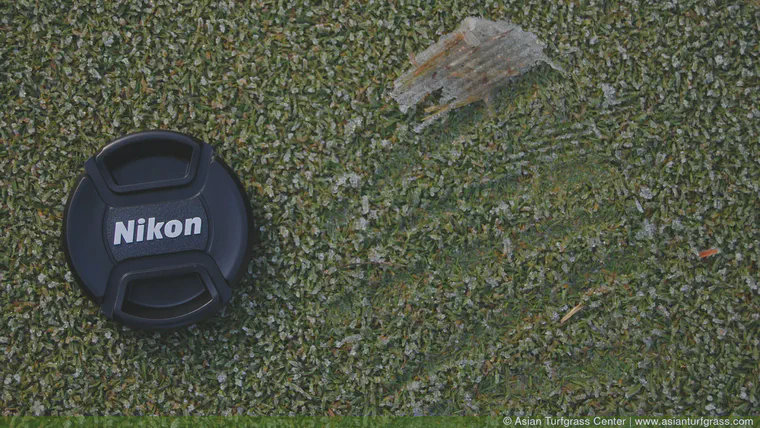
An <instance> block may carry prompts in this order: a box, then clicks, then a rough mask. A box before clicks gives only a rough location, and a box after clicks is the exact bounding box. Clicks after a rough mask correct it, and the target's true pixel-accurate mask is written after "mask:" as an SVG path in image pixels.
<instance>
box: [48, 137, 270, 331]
mask: <svg viewBox="0 0 760 428" xmlns="http://www.w3.org/2000/svg"><path fill="white" fill-rule="evenodd" d="M63 222H64V225H63V244H64V250H65V253H66V259H67V261H68V264H69V267H70V268H71V271H72V272H73V273H74V274H75V276H76V278H77V280H78V282H79V283H80V285H81V286H82V289H83V290H84V291H85V292H86V293H87V294H88V295H89V296H90V297H91V298H92V299H93V300H94V301H95V302H96V303H98V304H99V305H100V306H101V309H102V311H103V313H104V314H105V315H106V317H108V318H110V319H113V320H116V321H119V322H121V323H124V324H126V325H128V326H131V327H136V328H144V329H166V328H175V327H182V326H186V325H190V324H194V323H196V322H198V321H200V320H202V319H203V318H206V317H207V316H209V315H211V314H213V313H215V312H217V311H218V310H219V309H221V307H222V306H223V305H224V304H226V303H227V302H228V301H229V300H230V297H231V296H232V287H234V285H235V284H236V283H237V282H238V281H239V280H240V278H241V277H242V275H243V274H244V273H245V270H246V267H247V264H248V261H249V260H250V256H251V247H252V246H253V244H254V240H255V238H256V235H255V233H256V232H255V228H254V225H253V221H252V218H251V209H250V205H249V202H248V198H247V196H246V194H245V191H244V190H243V187H242V186H241V184H240V182H239V181H238V179H237V178H236V177H235V174H234V173H233V172H232V170H231V169H230V168H229V167H228V166H227V165H226V164H225V163H224V162H222V160H220V159H219V158H218V157H217V156H216V155H215V154H214V150H213V148H212V147H211V146H210V145H208V144H206V143H204V142H202V141H200V140H198V139H196V138H193V137H190V136H188V135H184V134H180V133H177V132H170V131H148V132H140V133H137V134H132V135H128V136H126V137H123V138H120V139H118V140H116V141H114V142H112V143H110V144H109V145H107V146H106V147H105V148H103V150H101V151H100V153H98V154H97V155H95V156H93V157H91V158H90V159H89V160H88V161H87V163H86V164H85V173H84V174H83V175H82V176H80V177H79V179H78V180H77V182H76V184H75V185H74V187H73V189H72V191H71V194H70V195H69V200H68V203H67V204H66V209H65V211H64V220H63Z"/></svg>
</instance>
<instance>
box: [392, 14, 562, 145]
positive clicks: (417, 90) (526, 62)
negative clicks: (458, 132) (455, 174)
mask: <svg viewBox="0 0 760 428" xmlns="http://www.w3.org/2000/svg"><path fill="white" fill-rule="evenodd" d="M411 62H412V68H410V69H409V70H407V71H406V72H405V73H404V74H403V75H402V76H401V77H399V78H398V79H397V80H396V81H395V82H394V89H393V92H392V93H391V96H392V97H393V98H394V99H395V100H396V101H397V102H398V103H399V108H400V109H401V111H402V112H404V113H405V112H407V111H408V110H409V108H410V107H414V106H415V105H417V103H419V102H420V101H422V100H423V99H424V98H425V97H427V96H428V95H430V94H431V93H432V92H434V91H437V90H438V89H443V91H442V94H441V98H440V101H439V104H438V105H434V106H432V107H428V108H426V109H425V112H426V113H427V116H425V118H424V119H423V120H422V123H420V124H419V125H417V127H416V128H415V130H416V131H418V132H419V131H421V130H422V129H423V128H425V127H426V126H428V125H429V124H430V123H432V122H433V121H434V120H436V119H438V118H441V117H444V116H445V115H446V114H447V113H448V112H449V111H451V110H454V109H456V108H459V107H462V106H466V105H468V104H472V103H474V102H476V101H480V100H485V101H488V98H489V96H490V95H491V94H492V93H493V92H494V90H496V89H498V88H500V87H503V86H505V85H507V84H509V83H510V82H512V81H513V80H514V79H515V78H517V77H519V76H520V75H521V74H523V73H525V72H527V71H528V70H530V69H531V68H533V67H534V66H536V65H537V64H539V63H542V62H543V63H546V64H549V65H550V66H551V67H552V68H554V69H556V70H561V68H560V67H558V66H557V65H555V64H554V63H553V62H552V61H551V60H550V59H549V58H547V57H546V55H544V52H543V45H542V44H541V42H539V41H538V38H537V37H536V35H535V34H533V33H531V32H528V31H523V30H522V29H521V28H520V27H519V26H517V25H514V24H511V23H509V22H505V21H497V22H494V21H489V20H487V19H479V18H466V19H465V20H464V21H462V23H461V24H460V25H459V28H457V29H456V31H454V32H452V33H449V34H446V35H445V36H443V37H442V38H441V39H440V40H438V42H436V43H435V44H433V45H432V46H430V47H429V48H427V49H425V50H424V51H422V52H421V53H419V54H417V55H413V56H412V57H411Z"/></svg>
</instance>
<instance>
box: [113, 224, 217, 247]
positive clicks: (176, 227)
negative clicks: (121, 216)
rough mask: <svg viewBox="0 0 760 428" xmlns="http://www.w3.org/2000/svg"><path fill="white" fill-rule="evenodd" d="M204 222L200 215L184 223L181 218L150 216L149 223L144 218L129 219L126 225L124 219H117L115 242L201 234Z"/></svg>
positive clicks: (115, 243) (116, 243)
mask: <svg viewBox="0 0 760 428" xmlns="http://www.w3.org/2000/svg"><path fill="white" fill-rule="evenodd" d="M135 223H137V233H135ZM202 223H203V222H202V220H201V218H200V217H193V218H188V219H185V221H184V223H183V222H182V221H180V220H169V221H167V222H163V221H156V218H155V217H149V218H148V222H147V224H146V223H145V219H144V218H139V219H137V222H135V220H129V221H127V224H126V225H125V224H124V222H123V221H117V222H116V225H115V226H114V232H113V244H114V245H121V243H122V242H124V243H125V244H131V243H133V242H143V241H153V240H155V239H164V237H167V238H176V237H178V236H180V235H184V236H190V235H200V234H201V225H202Z"/></svg>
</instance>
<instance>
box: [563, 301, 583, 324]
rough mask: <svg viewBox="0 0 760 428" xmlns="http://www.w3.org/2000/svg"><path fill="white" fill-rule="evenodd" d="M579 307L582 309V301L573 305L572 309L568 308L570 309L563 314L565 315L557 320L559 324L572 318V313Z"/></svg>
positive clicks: (578, 309)
mask: <svg viewBox="0 0 760 428" xmlns="http://www.w3.org/2000/svg"><path fill="white" fill-rule="evenodd" d="M581 309H583V303H578V305H577V306H575V307H574V308H573V309H570V311H569V312H568V313H567V314H565V316H564V317H562V319H561V320H559V323H560V325H562V324H564V323H565V322H566V321H567V320H569V319H570V318H572V317H573V315H575V314H576V313H577V312H578V311H580V310H581Z"/></svg>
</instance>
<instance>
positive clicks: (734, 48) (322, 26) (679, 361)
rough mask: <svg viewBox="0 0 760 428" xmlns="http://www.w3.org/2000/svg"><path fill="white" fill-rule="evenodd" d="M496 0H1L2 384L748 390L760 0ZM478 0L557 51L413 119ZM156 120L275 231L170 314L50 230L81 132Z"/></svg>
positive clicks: (737, 402) (440, 393)
mask: <svg viewBox="0 0 760 428" xmlns="http://www.w3.org/2000/svg"><path fill="white" fill-rule="evenodd" d="M478 3H479V4H480V5H479V6H476V5H466V4H465V3H464V2H458V1H444V2H430V3H427V2H420V1H418V2H415V1H390V2H386V1H374V2H363V3H358V2H352V3H343V4H340V5H329V6H318V5H303V4H287V3H286V2H284V1H281V2H270V3H258V2H255V3H253V4H248V3H245V4H243V3H238V2H226V3H220V4H209V3H208V2H197V3H193V2H187V1H186V2H177V3H174V4H168V3H167V2H164V1H154V2H127V1H124V2H121V3H115V2H110V1H107V2H97V3H92V4H87V5H83V4H80V5H76V6H75V5H72V4H69V3H61V2H57V1H52V2H51V1H28V0H24V1H16V2H12V3H11V2H3V4H2V5H0V27H2V31H0V77H1V78H0V94H1V95H0V103H1V104H0V141H2V145H1V146H0V156H1V157H0V171H2V175H1V176H0V194H2V206H1V207H0V227H2V233H0V248H2V258H1V259H0V265H1V266H0V269H2V273H0V275H1V278H2V289H3V290H2V295H0V305H1V308H2V310H1V312H0V317H1V318H0V319H1V320H2V321H1V324H0V326H1V331H0V346H2V351H3V354H4V356H3V357H2V364H1V365H0V391H2V393H1V394H0V408H2V413H3V414H93V413H96V414H101V413H105V414H153V413H161V414H186V413H191V414H237V413H243V414H291V413H293V414H320V415H322V414H330V415H332V414H336V415H337V414H426V415H427V414H436V415H438V414H504V413H511V414H522V413H534V414H562V415H566V416H567V415H585V414H636V413H645V414H673V413H675V414H682V415H683V414H726V413H737V414H758V412H760V382H759V380H758V379H759V378H760V368H758V367H759V364H758V358H759V357H760V344H759V340H760V334H759V333H760V331H759V330H760V324H759V323H760V321H759V320H758V318H759V317H760V307H759V302H760V300H759V299H760V297H759V296H758V294H759V293H760V292H759V291H758V258H760V248H759V247H758V245H760V244H759V243H758V241H760V239H759V238H760V231H759V229H760V217H759V215H758V208H759V207H760V206H759V204H758V196H759V192H760V187H759V183H760V178H759V177H760V142H759V141H758V131H759V128H760V127H759V126H758V124H759V123H760V122H759V121H758V120H759V117H760V111H758V107H757V106H759V105H760V102H759V100H758V98H759V97H758V76H757V75H758V72H760V63H758V55H759V50H758V33H759V32H760V30H759V25H760V10H759V9H758V5H757V4H756V2H747V3H745V2H734V3H730V4H729V3H724V2H704V1H694V2H689V1H680V2H659V1H658V2H651V3H647V2H616V1H597V2H585V1H580V2H579V1H562V2H559V3H558V4H549V2H543V1H532V2H529V3H525V4H524V3H522V2H511V3H509V4H507V5H501V4H494V3H491V2H478ZM485 3H487V5H486V4H485ZM466 16H482V17H485V18H489V19H501V18H504V19H509V20H511V21H513V22H515V23H517V24H519V25H521V26H522V27H523V28H525V29H527V30H530V31H533V32H535V33H536V34H537V35H538V37H539V39H541V40H543V41H544V42H546V43H547V48H546V52H547V54H548V55H549V56H550V57H551V58H552V59H554V60H555V61H556V62H557V63H559V64H560V65H562V66H563V67H564V68H565V70H566V71H567V72H566V74H565V75H562V74H561V73H559V72H556V71H553V70H551V69H549V68H548V67H539V68H538V69H536V70H535V71H533V72H531V73H530V74H528V75H527V76H526V77H525V78H523V79H522V80H520V81H519V82H517V83H516V84H514V85H513V86H511V87H510V88H509V89H507V90H504V91H502V92H501V93H500V94H499V95H498V96H497V97H494V99H495V103H494V105H493V106H492V107H490V108H489V107H486V106H484V105H481V104H476V105H473V106H469V107H467V108H464V109H462V110H459V111H457V112H455V113H453V114H452V115H451V116H450V117H449V119H448V121H447V122H446V123H443V124H436V125H433V126H431V127H429V128H428V129H426V130H425V132H424V133H423V134H419V135H418V134H415V133H414V132H412V131H411V129H412V128H413V126H414V124H416V123H418V121H419V119H420V118H421V117H423V115H424V113H423V112H422V108H421V107H420V108H419V109H418V111H417V112H415V113H414V114H413V115H409V116H406V115H402V114H401V113H399V111H398V109H397V107H396V105H395V104H394V103H393V102H392V100H390V98H389V96H388V93H389V91H390V88H391V87H392V82H393V80H394V79H395V78H396V77H397V76H398V75H399V74H400V73H401V72H402V71H403V70H405V69H406V68H407V67H408V54H409V53H411V52H419V51H421V50H422V49H424V48H425V47H426V46H427V45H429V44H430V43H432V42H434V41H435V40H437V39H438V37H439V36H440V35H441V34H443V33H445V32H448V31H451V30H452V29H454V28H456V26H457V25H458V24H459V22H460V21H461V20H462V19H463V18H464V17H466ZM151 128H165V129H173V130H178V131H182V132H186V133H190V134H193V135H196V136H198V137H200V138H202V139H204V140H205V141H208V142H209V143H211V144H213V145H214V146H215V147H216V148H217V150H218V151H219V152H220V153H221V155H222V156H223V157H224V158H225V159H226V160H228V162H229V163H230V164H231V165H232V166H233V167H234V169H235V170H236V171H237V172H238V173H239V174H240V176H241V177H242V179H243V182H244V184H245V186H246V188H247V189H248V191H249V193H250V195H251V196H252V199H253V203H254V211H255V215H256V217H257V219H258V221H259V223H260V225H261V228H262V231H263V232H262V241H263V242H262V245H261V247H260V248H259V249H258V250H257V252H256V259H255V261H254V262H253V263H251V266H250V269H249V270H250V274H249V275H248V277H247V279H246V280H245V281H244V283H243V284H241V286H240V287H239V288H238V290H237V294H236V297H235V298H234V300H233V302H232V304H231V305H230V306H229V307H228V308H227V309H226V310H225V312H224V313H223V314H222V315H221V316H218V317H216V318H214V319H213V320H210V321H208V322H205V323H203V324H201V325H198V326H196V327H193V328H190V329H187V330H182V331H177V332H172V333H163V334H153V333H143V332H137V331H132V330H128V329H125V328H122V327H120V326H119V325H116V324H113V323H111V322H108V321H106V320H105V319H104V318H103V317H102V316H101V315H100V314H99V313H98V308H97V307H96V306H95V305H94V304H92V303H91V302H90V301H89V300H87V299H86V298H85V297H84V296H83V295H82V293H81V292H80V291H79V289H78V287H77V286H76V284H75V283H74V282H73V278H72V276H71V274H70V273H69V272H68V270H67V267H66V265H65V262H64V257H63V253H62V251H61V250H60V247H59V240H60V226H61V216H62V211H63V205H64V201H65V198H66V196H67V192H68V191H69V189H70V186H71V184H72V183H73V180H74V178H75V177H76V175H77V174H79V173H80V172H81V171H82V166H83V164H84V161H85V160H86V159H87V158H88V157H89V156H91V155H92V154H93V153H95V152H96V151H97V150H98V149H99V148H100V147H102V146H103V145H104V144H105V143H107V142H108V141H109V140H111V139H114V138H116V137H119V136H121V135H124V134H127V133H129V132H133V131H136V130H144V129H151ZM713 248H714V249H718V250H719V252H718V254H716V255H713V256H711V257H707V258H704V259H702V258H700V257H699V252H700V251H703V250H708V249H713ZM580 304H582V305H583V306H582V308H581V309H580V311H578V312H577V313H575V314H574V315H573V316H572V317H571V318H570V319H569V320H567V321H566V322H565V323H564V324H562V323H561V322H560V320H561V319H562V318H563V317H564V316H565V315H566V314H567V313H568V312H569V311H570V310H571V309H572V308H574V307H576V306H577V305H580Z"/></svg>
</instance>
